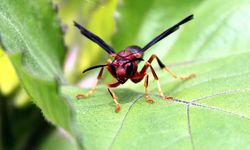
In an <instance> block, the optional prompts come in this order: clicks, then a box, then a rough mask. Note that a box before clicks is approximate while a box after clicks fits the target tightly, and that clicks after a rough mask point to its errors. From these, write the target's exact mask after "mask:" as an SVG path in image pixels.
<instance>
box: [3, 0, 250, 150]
mask: <svg viewBox="0 0 250 150" xmlns="http://www.w3.org/2000/svg"><path fill="white" fill-rule="evenodd" d="M40 2H41V1H39V3H40ZM13 3H14V4H13ZM15 3H16V4H15ZM19 3H20V4H19ZM37 3H38V2H30V3H21V2H19V1H18V2H16V1H11V2H3V3H1V5H0V6H1V7H0V8H1V10H4V11H1V13H0V29H1V31H0V33H1V36H2V43H4V47H5V48H6V49H7V50H9V52H11V53H14V52H17V53H15V54H11V60H12V62H13V63H14V64H15V66H16V67H15V68H16V70H17V72H18V74H19V76H20V78H21V79H22V83H23V84H24V86H25V88H26V90H27V91H28V92H29V94H30V95H31V97H32V98H33V99H34V102H35V103H36V104H37V105H38V106H39V107H40V108H41V109H42V111H43V113H44V115H45V117H46V118H47V119H49V120H50V121H52V122H53V123H54V124H56V125H58V126H62V127H63V128H65V129H67V130H68V131H71V134H72V135H73V136H74V137H75V138H76V139H78V140H81V141H83V142H84V146H85V147H86V149H185V150H186V149H236V148H238V147H244V148H245V149H247V148H248V147H250V146H249V141H250V136H249V135H250V134H249V132H250V126H249V120H250V116H249V115H250V111H249V109H248V108H249V104H248V99H249V97H250V96H249V91H250V88H249V84H248V83H249V81H250V75H249V72H250V69H249V68H250V61H249V57H250V51H249V49H248V47H249V46H250V45H249V44H248V42H247V41H249V36H248V35H249V32H250V28H249V24H250V21H249V17H248V16H249V13H250V11H249V10H250V9H249V8H250V3H249V1H247V0H242V1H240V2H239V1H236V0H232V1H230V2H228V1H224V0H222V1H216V0H211V1H192V2H190V1H184V0H183V1H162V0H151V1H149V0H146V1H144V2H143V3H141V2H139V1H132V0H127V1H124V2H123V3H122V5H121V6H120V8H119V12H120V18H119V20H118V22H119V25H118V27H119V32H118V33H117V34H116V35H115V36H114V47H115V48H116V49H124V48H125V47H126V46H128V45H132V44H138V45H140V46H143V45H145V44H146V43H147V42H148V41H149V40H151V39H152V38H153V37H155V36H156V35H157V34H159V33H160V32H162V31H163V30H165V29H166V27H170V26H171V25H173V24H174V23H176V22H178V21H179V20H180V19H182V18H184V17H185V16H187V15H189V14H191V13H194V15H195V16H196V19H195V20H193V21H192V22H189V23H188V24H185V25H184V26H183V27H181V29H180V30H178V31H177V32H176V33H174V34H173V35H171V36H169V37H167V39H168V41H166V40H167V39H164V40H162V41H161V42H159V43H157V45H155V46H154V47H152V48H151V49H150V50H148V51H147V53H146V55H145V60H147V59H148V58H149V56H150V55H151V54H152V53H156V54H157V55H158V56H159V57H160V58H161V59H162V60H163V62H164V63H167V64H170V63H172V64H173V63H175V64H173V65H172V67H171V69H172V70H173V71H174V72H176V73H177V74H179V75H187V74H189V73H193V72H195V73H196V74H197V77H196V78H194V79H192V80H188V81H178V80H176V79H173V78H172V77H171V76H169V75H168V74H167V73H166V72H164V71H160V70H157V73H158V75H159V78H160V81H161V85H162V90H163V91H164V93H165V94H166V95H168V96H173V97H174V100H172V101H164V100H162V99H161V98H160V97H159V96H158V95H157V94H156V93H157V88H156V87H157V86H156V83H155V82H153V80H152V77H151V76H150V78H151V80H150V83H149V86H150V97H151V98H152V99H154V100H155V103H154V104H149V103H146V102H145V99H144V89H143V82H142V83H140V84H133V86H132V83H126V85H125V86H124V87H126V88H118V89H115V90H114V92H115V93H116V94H117V96H118V98H119V102H120V103H121V106H122V108H121V112H120V113H114V109H115V104H114V103H113V101H112V99H111V97H110V95H109V94H108V91H107V90H106V88H105V86H99V87H98V88H97V92H96V93H95V94H94V95H92V96H91V97H89V98H86V99H85V100H80V101H77V100H76V99H75V96H76V94H79V93H83V92H86V91H87V89H80V88H78V87H75V86H72V85H63V84H62V82H64V79H63V77H62V76H61V72H62V71H61V64H62V57H63V56H64V52H61V51H59V50H60V49H61V50H63V48H62V47H61V48H60V45H61V46H62V45H63V44H62V41H61V42H60V40H58V39H60V37H61V35H60V34H59V31H58V30H59V29H58V26H57V25H56V26H52V25H51V24H50V23H51V22H54V19H53V18H54V17H55V16H54V15H53V13H52V11H51V10H50V9H49V11H48V10H47V11H41V8H43V7H45V6H47V5H45V3H42V4H43V5H37ZM21 4H25V8H24V6H23V7H22V9H20V8H19V9H18V7H17V6H22V5H21ZM32 4H33V5H32ZM31 6H36V7H38V8H39V9H38V8H37V10H39V11H37V10H36V9H35V10H34V9H33V8H32V10H33V11H34V12H35V14H33V13H34V12H33V11H31V12H27V11H29V10H31ZM218 6H220V7H218ZM16 7H17V8H16ZM26 7H27V8H26ZM3 8H5V9H3ZM6 8H8V9H6ZM45 8H47V7H45ZM177 8H178V9H177ZM14 12H15V13H14ZM38 12H39V15H37V14H36V13H38ZM43 12H44V13H45V12H47V13H49V14H47V15H46V14H43ZM10 14H11V15H10ZM14 14H19V16H17V15H14ZM20 14H23V15H24V16H26V17H24V16H22V15H20ZM31 14H32V15H31ZM170 14H171V16H170ZM6 15H7V17H6ZM27 16H29V17H27ZM34 16H36V17H38V16H46V17H45V18H47V19H48V20H46V19H45V20H43V21H41V22H39V21H37V19H32V18H34ZM13 18H14V19H13ZM25 18H29V19H27V23H30V24H28V25H25V23H23V22H24V21H23V20H25ZM3 20H4V21H3ZM8 20H10V21H8ZM34 20H36V21H34ZM163 20H166V24H165V23H164V22H165V21H163ZM13 21H15V22H13ZM29 21H31V22H29ZM20 22H22V24H20ZM44 22H46V25H48V24H49V26H50V27H46V28H43V30H41V29H39V28H38V27H39V26H38V25H39V23H41V24H42V25H44V24H45V23H44ZM13 24H15V25H17V26H13ZM239 24H240V25H239ZM34 25H37V26H35V27H36V29H37V28H38V31H40V32H37V31H36V32H35V31H34ZM28 27H29V28H28ZM32 27H33V28H32ZM27 28H28V29H29V30H28V29H27ZM52 29H53V30H52ZM47 30H52V31H49V32H48V31H47ZM211 32H212V33H211ZM225 32H226V33H228V34H226V33H225ZM38 33H40V34H41V35H39V38H38V36H37V35H38ZM52 33H55V34H52ZM56 33H57V34H56ZM31 35H32V36H31ZM45 35H47V36H45ZM48 35H50V36H48ZM54 36H57V38H56V37H55V38H54V40H51V39H50V38H51V37H54ZM44 37H46V38H44ZM31 39H32V40H31ZM33 39H34V40H33ZM55 39H57V40H55ZM31 41H32V42H31ZM44 41H46V42H44ZM48 41H53V43H50V42H48ZM41 43H42V44H41ZM44 43H50V44H48V45H46V44H44ZM27 45H30V46H27ZM37 45H38V46H37ZM45 46H47V47H45ZM55 49H56V50H57V51H55ZM20 50H22V53H23V56H22V55H21V54H20V53H18V52H19V51H20ZM38 56H39V57H38ZM45 56H46V57H45ZM52 60H53V61H52ZM153 66H154V67H155V68H156V64H155V63H154V64H153ZM55 78H56V79H58V78H59V79H58V80H59V81H58V80H57V82H56V81H55ZM42 79H43V80H42ZM45 79H46V80H45ZM34 83H36V84H34ZM58 83H59V84H60V85H61V86H60V91H61V92H58ZM61 94H63V96H62V95H61ZM64 97H67V98H69V99H70V100H68V99H65V98H64ZM69 104H70V105H69ZM71 104H72V105H73V106H74V108H72V107H71ZM73 110H75V113H73V112H72V111H73ZM72 113H73V114H72ZM76 132H77V133H78V134H77V133H76Z"/></svg>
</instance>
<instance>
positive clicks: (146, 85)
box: [144, 74, 154, 103]
mask: <svg viewBox="0 0 250 150" xmlns="http://www.w3.org/2000/svg"><path fill="white" fill-rule="evenodd" d="M144 87H145V99H146V100H147V102H148V103H154V100H152V99H151V98H149V97H148V74H147V75H146V78H145V80H144Z"/></svg>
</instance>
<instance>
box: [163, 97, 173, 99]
mask: <svg viewBox="0 0 250 150" xmlns="http://www.w3.org/2000/svg"><path fill="white" fill-rule="evenodd" d="M163 99H164V100H173V97H169V96H164V98H163Z"/></svg>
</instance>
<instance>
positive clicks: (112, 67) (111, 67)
mask: <svg viewBox="0 0 250 150" xmlns="http://www.w3.org/2000/svg"><path fill="white" fill-rule="evenodd" d="M109 67H110V69H111V72H112V73H113V74H114V75H115V76H116V69H115V66H114V65H113V64H110V65H109Z"/></svg>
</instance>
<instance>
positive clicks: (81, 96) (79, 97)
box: [76, 94, 88, 100]
mask: <svg viewBox="0 0 250 150" xmlns="http://www.w3.org/2000/svg"><path fill="white" fill-rule="evenodd" d="M85 97H88V95H84V94H78V95H76V98H77V99H78V100H80V99H83V98H85Z"/></svg>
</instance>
